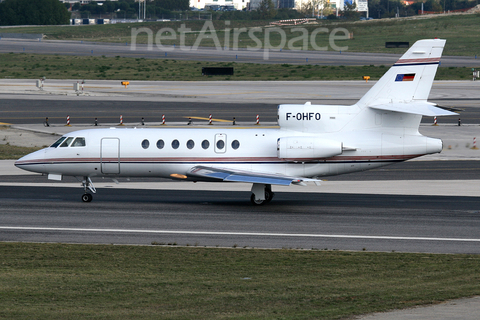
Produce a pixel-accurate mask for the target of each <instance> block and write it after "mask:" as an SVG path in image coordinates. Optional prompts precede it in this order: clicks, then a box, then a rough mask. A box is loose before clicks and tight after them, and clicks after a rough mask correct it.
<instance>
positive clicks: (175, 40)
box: [8, 14, 480, 57]
mask: <svg viewBox="0 0 480 320" xmlns="http://www.w3.org/2000/svg"><path fill="white" fill-rule="evenodd" d="M374 16H375V15H374ZM479 17H480V14H461V15H444V16H435V17H431V16H422V17H420V16H414V17H408V18H399V19H376V20H371V21H350V22H349V21H330V20H321V21H318V23H317V24H313V25H301V26H285V27H282V28H281V29H282V30H283V31H284V32H285V37H284V38H283V39H282V36H281V35H280V34H279V33H278V32H270V33H269V35H268V37H267V38H268V40H267V41H268V43H269V44H270V45H271V47H277V46H278V45H279V44H280V43H281V42H282V40H285V43H286V44H288V43H290V42H291V41H292V45H293V46H295V47H299V48H298V49H303V50H305V49H307V50H313V48H312V34H315V36H314V43H316V45H317V46H320V47H322V46H328V50H333V49H332V47H331V46H330V45H329V37H330V32H331V31H332V30H334V29H335V28H344V29H346V30H347V31H348V33H351V34H353V39H350V40H344V41H338V43H337V46H341V47H343V46H348V51H351V52H388V53H403V52H404V51H405V50H404V49H393V50H392V49H387V48H385V42H386V41H408V42H410V44H413V43H414V42H415V41H417V40H420V39H433V38H435V37H438V38H441V39H447V46H446V47H445V50H444V53H443V54H444V55H462V56H472V57H473V56H474V55H480V51H479V48H480V37H478V20H479ZM205 22H206V21H192V20H190V21H172V22H145V23H120V24H110V25H91V26H90V25H89V26H33V27H31V26H25V27H14V28H9V29H8V32H9V33H42V34H44V35H45V36H46V39H47V40H73V41H82V40H88V41H97V42H117V43H131V42H132V41H133V40H132V34H134V35H135V34H136V32H135V31H133V30H134V29H135V28H136V29H137V30H138V29H140V28H146V29H148V30H150V31H151V36H150V41H152V42H154V43H156V42H155V37H156V36H157V34H159V31H160V35H161V34H162V32H163V33H164V32H165V31H167V29H166V28H171V29H173V31H175V33H176V37H172V39H167V37H164V39H162V40H161V43H162V44H163V45H173V44H176V45H180V44H181V37H180V33H181V32H180V31H179V28H180V27H181V25H182V24H184V25H185V28H188V29H191V30H190V31H188V32H185V31H183V33H184V34H183V36H182V38H183V39H184V40H183V41H184V44H185V45H187V46H191V45H193V44H195V43H196V42H197V41H198V39H199V31H200V30H202V29H204V28H205ZM269 22H270V21H258V20H257V21H253V20H252V21H229V24H226V23H225V21H223V20H215V21H209V23H211V24H212V26H213V28H210V27H209V28H207V29H204V31H206V32H207V34H206V35H208V38H207V37H204V38H202V37H201V39H202V40H201V41H200V42H199V45H200V46H214V45H215V43H214V41H213V38H214V37H213V36H216V37H218V40H219V42H220V44H221V46H224V45H228V46H229V47H230V48H231V47H234V46H238V47H239V48H247V47H257V46H258V41H260V43H261V46H262V47H265V43H267V41H265V38H266V37H265V34H266V32H265V30H266V28H263V30H261V31H258V32H255V38H256V39H254V38H253V37H252V36H251V35H249V34H248V32H247V31H246V30H251V28H258V27H265V26H268V24H269ZM299 28H302V30H306V32H307V33H308V38H309V41H308V43H307V45H306V46H305V47H304V45H303V44H302V41H301V40H295V38H297V39H298V37H299V36H300V35H302V34H303V33H302V32H300V31H298V30H299ZM319 28H325V29H327V31H320V32H316V31H315V30H317V31H319ZM171 29H169V30H168V31H171ZM325 29H322V30H325ZM235 30H237V31H235ZM242 30H243V31H242ZM213 31H215V33H213ZM240 31H241V33H239V32H240ZM235 32H237V35H236V36H235ZM227 33H228V36H227ZM148 41H149V37H148V36H147V33H141V34H138V36H137V37H136V42H137V43H148ZM234 41H235V42H236V43H235V44H234ZM267 46H268V44H267ZM284 49H287V47H284ZM344 51H347V50H344Z"/></svg>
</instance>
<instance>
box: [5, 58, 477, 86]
mask: <svg viewBox="0 0 480 320" xmlns="http://www.w3.org/2000/svg"><path fill="white" fill-rule="evenodd" d="M0 61H2V64H1V66H0V74H1V75H2V77H5V78H15V79H39V78H41V77H46V78H47V79H77V80H84V79H91V80H107V79H108V80H130V81H131V80H163V81H200V80H203V81H205V80H207V81H208V80H210V81H216V80H237V81H247V80H248V81H252V80H264V81H265V80H267V81H275V80H290V81H291V80H362V77H363V76H370V79H371V80H378V79H379V78H380V77H381V76H382V75H383V74H384V73H385V72H386V71H387V70H388V68H389V67H390V66H383V65H381V66H373V65H370V66H318V65H292V64H254V63H237V62H223V63H222V62H199V61H183V60H172V59H164V58H159V59H145V58H123V57H119V56H117V57H106V56H102V57H88V56H60V55H37V54H26V53H20V54H18V53H17V54H15V53H7V54H0ZM479 66H480V61H479ZM202 67H233V68H234V70H235V74H234V75H233V76H202ZM471 74H472V71H471V69H470V68H465V67H448V68H442V67H440V68H439V69H438V72H437V75H436V78H435V79H436V80H469V79H471ZM119 85H120V83H119Z"/></svg>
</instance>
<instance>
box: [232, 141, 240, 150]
mask: <svg viewBox="0 0 480 320" xmlns="http://www.w3.org/2000/svg"><path fill="white" fill-rule="evenodd" d="M239 147H240V142H238V140H233V141H232V148H233V149H234V150H237V149H238V148H239Z"/></svg>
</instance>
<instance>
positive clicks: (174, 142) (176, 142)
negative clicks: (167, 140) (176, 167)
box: [172, 140, 180, 149]
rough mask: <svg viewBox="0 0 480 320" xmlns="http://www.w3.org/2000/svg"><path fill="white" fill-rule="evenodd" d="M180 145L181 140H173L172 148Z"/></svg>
mask: <svg viewBox="0 0 480 320" xmlns="http://www.w3.org/2000/svg"><path fill="white" fill-rule="evenodd" d="M178 147H180V142H178V140H173V141H172V148H173V149H178Z"/></svg>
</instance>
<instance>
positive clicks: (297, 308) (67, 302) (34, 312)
mask: <svg viewBox="0 0 480 320" xmlns="http://www.w3.org/2000/svg"><path fill="white" fill-rule="evenodd" d="M0 256H1V257H2V259H1V262H0V270H1V272H0V318H2V319H74V318H75V319H78V318H89V319H119V318H122V319H152V318H155V319H158V318H161V319H226V318H235V319H259V318H261V319H278V318H282V319H339V318H345V317H349V316H352V315H358V314H364V313H370V312H375V311H385V310H390V309H396V308H405V307H410V306H416V305H422V304H431V303H436V302H440V301H444V300H446V299H454V298H459V297H468V296H473V295H478V294H480V285H479V283H480V282H479V280H480V272H479V271H480V263H479V262H480V257H479V256H477V255H451V254H450V255H447V254H406V253H371V252H338V251H323V250H261V249H240V248H236V249H219V248H199V247H163V246H113V245H68V244H29V243H0Z"/></svg>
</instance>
